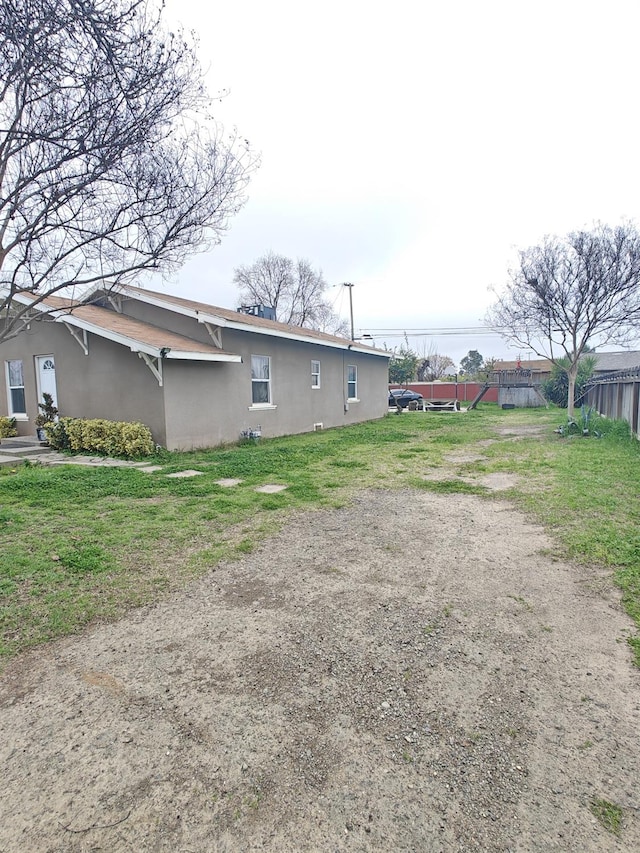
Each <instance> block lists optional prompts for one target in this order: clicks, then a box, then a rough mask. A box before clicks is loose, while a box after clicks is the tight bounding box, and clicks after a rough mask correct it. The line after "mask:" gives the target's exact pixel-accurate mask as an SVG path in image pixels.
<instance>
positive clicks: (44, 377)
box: [36, 355, 58, 406]
mask: <svg viewBox="0 0 640 853" xmlns="http://www.w3.org/2000/svg"><path fill="white" fill-rule="evenodd" d="M36 375H37V377H38V403H42V395H43V394H45V393H46V394H51V396H52V397H53V405H54V406H57V405H58V391H57V389H56V363H55V361H54V359H53V356H52V355H37V356H36Z"/></svg>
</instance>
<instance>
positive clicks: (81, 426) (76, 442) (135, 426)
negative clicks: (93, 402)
mask: <svg viewBox="0 0 640 853" xmlns="http://www.w3.org/2000/svg"><path fill="white" fill-rule="evenodd" d="M45 432H46V434H47V439H48V441H49V444H50V445H51V447H53V448H54V449H55V450H73V451H76V452H79V451H85V452H88V453H100V454H103V455H105V456H117V457H131V456H149V455H150V454H152V453H153V452H154V451H155V449H156V446H155V443H154V441H153V436H152V435H151V430H150V429H149V427H146V426H145V425H144V424H141V423H129V422H127V421H107V420H104V419H103V418H92V419H85V418H60V419H59V420H58V421H56V422H55V423H53V424H47V425H46V426H45Z"/></svg>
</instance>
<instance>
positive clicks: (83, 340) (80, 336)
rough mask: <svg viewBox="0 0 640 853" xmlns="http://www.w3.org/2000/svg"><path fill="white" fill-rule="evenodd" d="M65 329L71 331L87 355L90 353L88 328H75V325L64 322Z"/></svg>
mask: <svg viewBox="0 0 640 853" xmlns="http://www.w3.org/2000/svg"><path fill="white" fill-rule="evenodd" d="M64 326H65V329H66V330H67V331H68V332H69V334H70V335H71V337H72V338H73V339H74V341H75V342H76V343H77V344H79V346H80V349H81V350H82V351H83V352H84V354H85V355H89V342H88V338H87V330H86V329H74V327H73V326H70V325H69V324H68V323H65V324H64Z"/></svg>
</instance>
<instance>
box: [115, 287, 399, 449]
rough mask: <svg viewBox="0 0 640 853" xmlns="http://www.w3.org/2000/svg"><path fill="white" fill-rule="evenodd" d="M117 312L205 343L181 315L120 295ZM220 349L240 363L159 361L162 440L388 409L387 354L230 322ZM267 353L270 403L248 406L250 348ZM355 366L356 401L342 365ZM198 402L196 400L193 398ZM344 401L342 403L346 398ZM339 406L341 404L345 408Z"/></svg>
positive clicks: (305, 425) (192, 442) (212, 440)
mask: <svg viewBox="0 0 640 853" xmlns="http://www.w3.org/2000/svg"><path fill="white" fill-rule="evenodd" d="M123 310H124V313H126V314H128V315H129V316H132V317H135V318H136V319H139V320H143V321H145V322H147V323H153V324H154V325H158V326H161V327H166V328H171V329H172V330H173V331H176V332H179V333H180V334H183V335H186V336H187V337H191V338H194V339H196V340H200V341H203V342H206V343H211V338H210V337H209V334H208V332H207V330H206V328H205V327H204V326H203V325H202V324H201V323H198V322H197V321H196V320H195V319H193V318H191V317H184V316H181V315H178V314H175V313H174V312H172V311H168V310H166V309H164V308H159V307H156V306H153V305H147V304H145V303H143V302H139V301H137V300H135V299H126V300H124V301H123ZM221 335H222V348H223V349H224V350H225V351H227V352H232V353H236V354H238V355H240V356H241V357H242V364H226V365H224V364H211V363H209V364H201V365H200V366H199V367H198V368H196V369H194V365H193V364H192V363H189V364H185V363H179V362H177V361H175V360H172V359H168V360H167V361H166V362H165V390H166V401H167V403H166V411H167V446H168V447H183V448H188V447H202V446H207V445H212V444H218V443H222V442H230V441H236V440H237V439H238V438H239V436H240V433H241V432H242V431H243V430H247V429H250V428H257V427H258V426H260V427H261V430H262V434H263V436H265V437H269V436H276V435H289V434H293V433H298V432H306V431H309V430H312V429H313V427H314V424H317V423H322V424H323V427H324V428H325V429H328V428H329V427H336V426H343V425H344V424H349V423H357V422H359V421H364V420H371V419H373V418H379V417H383V416H384V415H385V414H386V413H387V411H388V406H387V398H388V360H387V359H386V358H383V357H381V356H375V355H366V354H363V353H354V352H350V351H349V350H346V349H345V350H338V349H333V348H329V347H324V346H319V345H317V344H307V343H303V342H300V341H291V340H287V339H286V338H276V337H272V336H269V335H261V334H256V333H251V332H242V331H237V330H233V329H229V328H222V329H221ZM252 354H253V355H265V356H269V357H270V359H271V375H272V389H271V390H272V402H273V404H274V408H257V407H252V405H251V355H252ZM312 359H315V360H319V361H320V363H321V380H320V388H318V389H312V388H311V360H312ZM349 364H355V365H356V367H357V368H358V400H357V401H347V400H346V388H347V365H349ZM196 400H199V401H200V404H198V405H195V404H194V401H196ZM347 402H348V406H347V407H345V403H347ZM345 408H346V410H345Z"/></svg>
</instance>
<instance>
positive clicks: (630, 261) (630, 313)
mask: <svg viewBox="0 0 640 853" xmlns="http://www.w3.org/2000/svg"><path fill="white" fill-rule="evenodd" d="M510 279H511V280H510V282H509V284H508V285H507V287H506V290H505V292H504V293H503V294H502V295H501V296H500V297H499V298H498V300H497V302H496V304H495V305H494V306H493V308H492V309H491V310H490V311H489V314H488V321H489V324H490V325H491V326H493V327H494V328H495V329H496V330H497V331H499V332H500V333H501V334H502V335H503V336H504V337H505V338H507V339H508V340H511V341H514V342H516V343H518V344H519V345H521V346H523V347H526V348H527V349H531V350H533V352H535V353H537V354H538V355H540V356H543V357H545V358H548V359H550V360H551V361H552V362H553V364H554V365H556V366H557V367H558V368H559V369H560V370H564V371H565V372H566V374H567V408H568V415H569V417H572V416H573V413H574V405H575V404H574V399H575V385H576V379H577V376H578V367H579V364H580V357H581V356H582V354H583V353H584V352H585V347H586V346H588V345H589V344H590V343H591V344H593V343H596V342H599V343H605V342H616V343H619V344H624V343H626V342H628V341H629V339H630V338H631V337H632V336H633V335H635V334H637V328H638V321H640V234H638V231H637V230H636V227H635V226H634V225H632V224H630V223H626V224H623V225H620V226H617V227H615V228H611V227H609V226H607V225H602V224H597V225H595V226H594V228H593V229H592V230H591V231H575V232H572V233H570V234H568V235H567V236H566V237H563V238H559V237H546V238H545V239H544V240H543V241H542V243H541V244H540V245H539V246H532V247H530V248H528V249H525V250H524V251H522V252H521V253H520V264H519V266H518V268H517V269H515V270H512V271H511V272H510ZM563 359H566V361H563Z"/></svg>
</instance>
